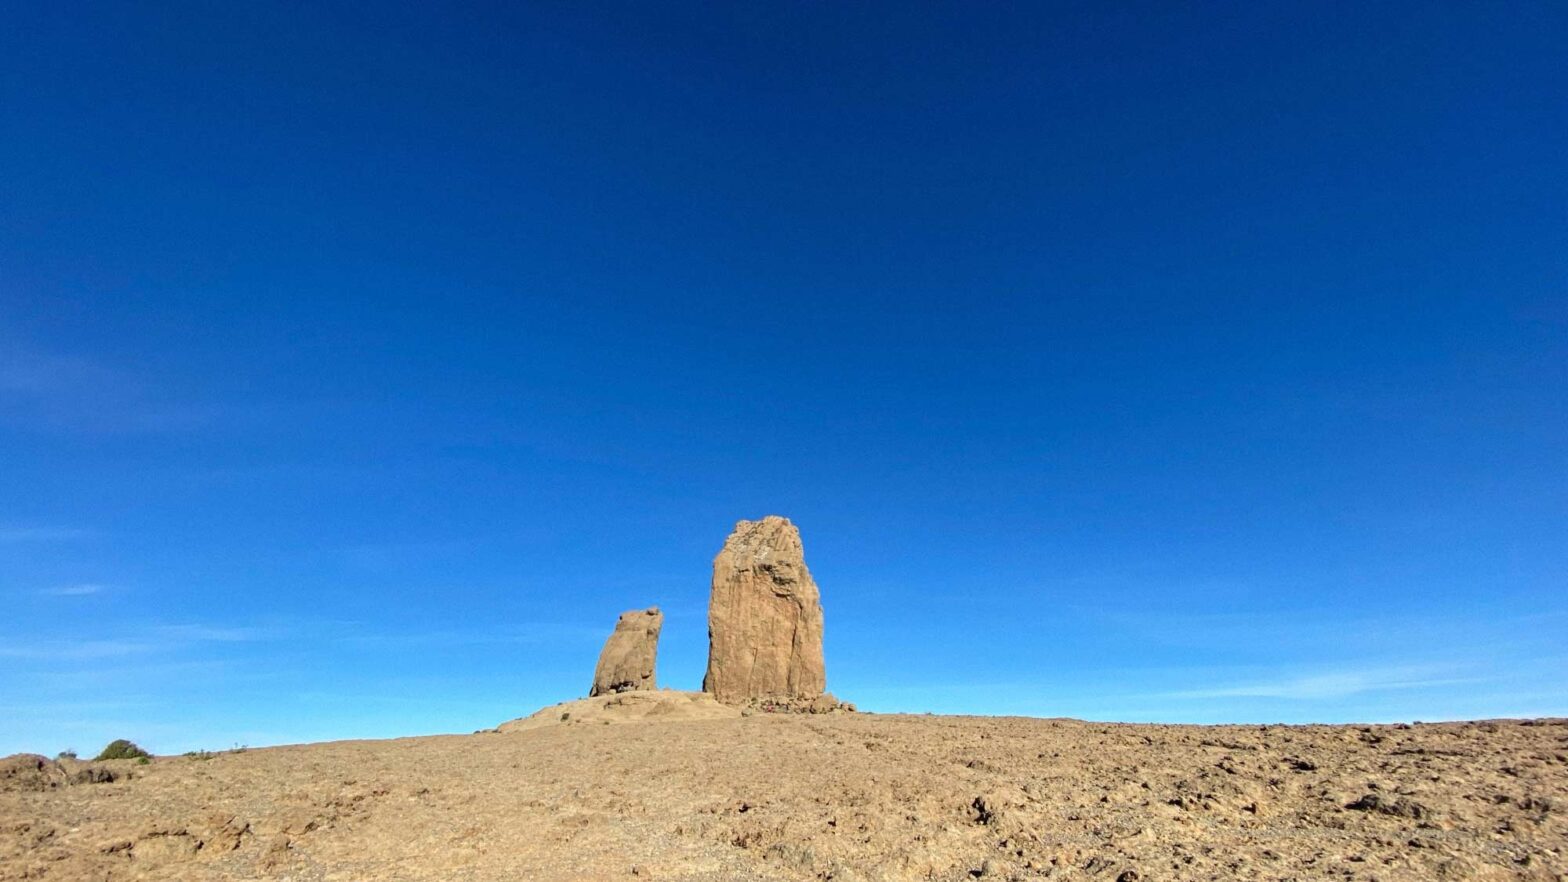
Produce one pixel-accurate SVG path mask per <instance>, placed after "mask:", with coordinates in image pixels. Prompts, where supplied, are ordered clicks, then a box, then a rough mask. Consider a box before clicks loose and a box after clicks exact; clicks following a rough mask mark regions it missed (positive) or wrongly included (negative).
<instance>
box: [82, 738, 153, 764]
mask: <svg viewBox="0 0 1568 882" xmlns="http://www.w3.org/2000/svg"><path fill="white" fill-rule="evenodd" d="M151 758H152V754H150V753H148V752H147V751H145V750H142V749H141V748H140V747H137V746H136V743H135V742H134V741H127V740H126V739H124V738H118V739H115V740H114V741H111V742H109V746H108V747H105V748H104V749H103V752H102V753H99V754H98V756H97V757H96V758H95V760H94V761H97V760H116V759H134V760H140V759H146V760H149V761H150V760H151Z"/></svg>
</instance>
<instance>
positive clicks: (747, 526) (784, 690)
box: [702, 515, 826, 703]
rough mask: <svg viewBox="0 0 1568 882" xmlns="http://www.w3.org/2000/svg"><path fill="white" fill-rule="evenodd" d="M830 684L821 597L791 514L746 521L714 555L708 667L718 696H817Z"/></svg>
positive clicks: (708, 681) (707, 683)
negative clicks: (827, 680)
mask: <svg viewBox="0 0 1568 882" xmlns="http://www.w3.org/2000/svg"><path fill="white" fill-rule="evenodd" d="M825 686H826V673H825V671H824V668H823V662H822V601H821V596H820V595H819V594H818V592H817V584H816V582H813V581H812V579H811V572H810V571H809V570H807V569H806V559H805V552H804V551H803V549H802V547H801V543H800V531H799V530H797V529H795V525H794V524H792V523H790V522H789V519H788V518H782V517H779V516H777V515H769V516H767V517H765V518H763V519H762V520H760V521H741V522H739V523H737V524H736V525H735V530H734V532H732V533H730V536H729V539H727V540H725V542H724V547H723V548H722V549H720V550H719V554H718V557H715V558H714V559H713V593H712V595H711V596H710V599H709V602H708V671H707V675H706V676H704V677H703V679H702V691H704V692H708V693H712V694H713V696H714V697H715V698H717V699H718V700H719V701H722V702H726V703H744V702H747V701H750V700H752V699H759V698H786V699H787V698H808V699H809V698H814V697H816V696H819V695H821V694H822V692H823V689H824V688H825Z"/></svg>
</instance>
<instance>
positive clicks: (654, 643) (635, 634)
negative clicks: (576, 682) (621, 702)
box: [588, 606, 664, 698]
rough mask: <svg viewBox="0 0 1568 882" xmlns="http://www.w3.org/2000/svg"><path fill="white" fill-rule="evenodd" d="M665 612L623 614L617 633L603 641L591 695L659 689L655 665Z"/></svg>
mask: <svg viewBox="0 0 1568 882" xmlns="http://www.w3.org/2000/svg"><path fill="white" fill-rule="evenodd" d="M663 627H664V613H662V612H659V608H658V607H656V606H650V607H648V608H647V609H634V610H631V611H630V612H623V613H621V617H620V618H619V619H617V620H616V621H615V630H614V631H613V632H611V633H610V639H609V640H606V641H604V651H603V652H600V653H599V664H598V666H596V667H595V668H594V669H593V689H591V690H589V692H588V696H589V697H590V698H591V697H593V696H595V695H603V694H604V693H606V692H632V691H637V690H643V689H656V688H658V687H657V686H656V685H655V683H654V677H653V665H654V660H655V658H656V657H657V656H658V653H659V630H660V629H661V628H663Z"/></svg>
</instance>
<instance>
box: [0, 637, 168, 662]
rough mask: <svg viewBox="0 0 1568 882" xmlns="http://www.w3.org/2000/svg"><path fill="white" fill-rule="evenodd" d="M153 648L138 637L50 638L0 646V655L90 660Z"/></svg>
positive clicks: (44, 659)
mask: <svg viewBox="0 0 1568 882" xmlns="http://www.w3.org/2000/svg"><path fill="white" fill-rule="evenodd" d="M154 648H156V647H155V646H154V645H153V644H151V643H147V642H145V641H141V640H53V641H42V642H37V643H17V644H11V645H9V646H0V657H4V658H22V659H29V660H32V661H93V660H96V659H105V658H119V657H122V656H127V655H137V654H139V653H143V652H148V651H150V650H152V649H154Z"/></svg>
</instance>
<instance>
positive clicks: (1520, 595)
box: [0, 2, 1568, 753]
mask: <svg viewBox="0 0 1568 882" xmlns="http://www.w3.org/2000/svg"><path fill="white" fill-rule="evenodd" d="M6 19H7V20H6V25H5V27H4V29H3V30H0V76H3V79H0V169H3V173H0V598H3V601H4V604H5V608H6V610H7V614H6V615H5V616H4V617H0V753H3V752H9V751H13V750H22V749H27V750H34V751H42V752H53V751H56V750H59V749H63V748H67V747H74V748H76V749H78V750H81V751H89V750H95V749H97V748H98V747H99V746H101V745H102V744H103V743H104V742H106V741H107V740H109V739H110V738H114V737H130V738H134V739H136V740H138V741H141V742H143V743H144V744H145V745H146V746H148V747H149V748H151V749H154V750H157V751H165V752H175V751H181V750H187V749H194V748H223V747H229V746H231V745H232V744H234V743H246V744H252V745H258V744H270V743H279V742H289V741H300V740H317V739H326V738H340V737H358V736H395V735H404V734H417V733H426V732H445V731H468V730H472V729H476V728H480V727H486V726H490V725H493V724H495V723H497V722H499V721H501V720H505V719H508V718H511V717H515V716H519V715H522V714H524V713H527V712H530V711H532V710H534V709H535V708H537V707H538V706H540V705H543V704H547V703H551V702H555V701H559V700H564V699H568V698H572V697H576V696H579V695H581V694H583V693H585V691H586V689H587V687H588V685H589V681H590V679H591V674H592V668H593V663H594V660H595V657H596V655H597V652H598V650H599V647H600V643H601V641H602V639H603V638H604V636H605V635H606V634H607V633H608V631H609V628H610V627H611V625H612V624H613V622H614V619H615V616H616V614H617V613H619V612H620V611H622V610H624V609H629V608H634V607H639V606H644V605H648V604H655V603H656V604H659V605H661V606H663V607H664V608H665V609H666V610H667V611H668V618H667V619H666V625H665V632H664V641H663V644H662V646H661V657H660V662H661V664H660V675H661V677H660V679H661V681H662V682H663V683H665V684H667V685H671V686H675V687H679V688H697V687H698V686H699V684H700V681H701V674H702V668H703V664H704V658H705V654H706V648H707V647H706V634H705V627H706V623H705V618H704V607H705V603H706V600H707V590H708V576H709V566H710V562H711V559H712V557H713V554H714V553H715V552H716V551H717V550H718V547H719V545H720V543H721V542H722V540H723V538H724V536H725V534H726V533H727V532H728V530H729V529H730V527H731V526H732V525H733V524H734V522H735V521H736V520H737V519H739V518H742V517H758V516H761V515H763V514H768V513H778V514H784V515H787V516H789V517H790V518H792V519H793V520H794V521H795V522H796V523H797V524H798V525H799V526H800V528H801V530H802V532H803V534H804V537H805V542H806V550H807V556H808V562H809V564H810V566H811V568H812V570H813V572H814V573H815V574H816V576H817V579H818V582H819V583H820V584H821V586H822V590H823V595H824V598H825V605H826V610H827V662H828V685H829V688H830V689H831V690H833V691H834V692H836V693H837V694H839V695H840V696H841V697H844V698H847V699H849V700H852V701H856V702H858V703H860V704H861V705H862V706H863V707H865V708H868V709H872V710H888V711H892V710H909V711H924V710H932V711H938V712H977V713H1008V714H1012V713H1019V714H1038V715H1070V716H1079V717H1088V718H1097V719H1114V720H1174V721H1195V722H1210V721H1276V720H1277V721H1307V720H1323V721H1345V720H1397V719H1438V718H1456V717H1483V716H1493V715H1543V714H1568V686H1565V685H1564V683H1565V682H1568V678H1565V677H1564V676H1563V675H1564V673H1565V671H1568V591H1565V587H1568V287H1565V279H1568V162H1565V156H1568V63H1565V61H1564V58H1565V56H1564V52H1563V47H1564V46H1565V45H1568V6H1564V5H1563V4H1562V3H1559V2H1538V3H1529V2H1521V3H1508V4H1469V3H1462V4H1461V3H1455V4H1443V3H1414V4H1408V5H1407V4H1400V3H1387V4H1372V5H1370V6H1369V5H1367V4H1359V3H1355V4H1342V5H1335V4H1258V3H1234V4H1191V5H1186V6H1185V7H1184V8H1179V9H1178V8H1175V7H1173V5H1172V4H1164V3H1153V4H1147V5H1137V4H1131V5H1123V6H1120V7H1115V8H1113V6H1112V4H1107V3H1102V2H1086V3H1054V4H1026V5H1024V6H1023V7H1022V8H1011V9H1003V8H1001V7H987V8H985V9H983V10H982V9H978V8H976V7H974V6H973V4H952V5H916V6H909V5H905V4H894V5H889V6H886V7H878V6H872V5H864V6H857V7H855V8H846V7H845V6H843V5H841V4H804V5H800V4H783V5H778V6H773V7H765V6H763V5H761V4H727V3H715V4H711V5H696V6H685V5H674V4H607V5H598V6H596V5H590V4H576V3H562V4H549V5H533V4H495V5H493V6H484V5H472V4H462V5H460V4H430V5H428V6H420V7H413V6H410V7H403V8H397V7H392V6H378V7H376V9H375V10H374V11H371V10H369V9H368V8H367V7H365V6H364V4H358V3H356V4H337V3H290V4H285V3H263V4H216V5H214V4H210V3H201V4H190V5H185V4H178V3H172V4H141V3H138V4H127V5H124V6H117V5H95V4H86V5H78V4H69V3H48V4H44V3H37V4H16V5H12V6H9V7H8V8H7V11H6Z"/></svg>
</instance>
